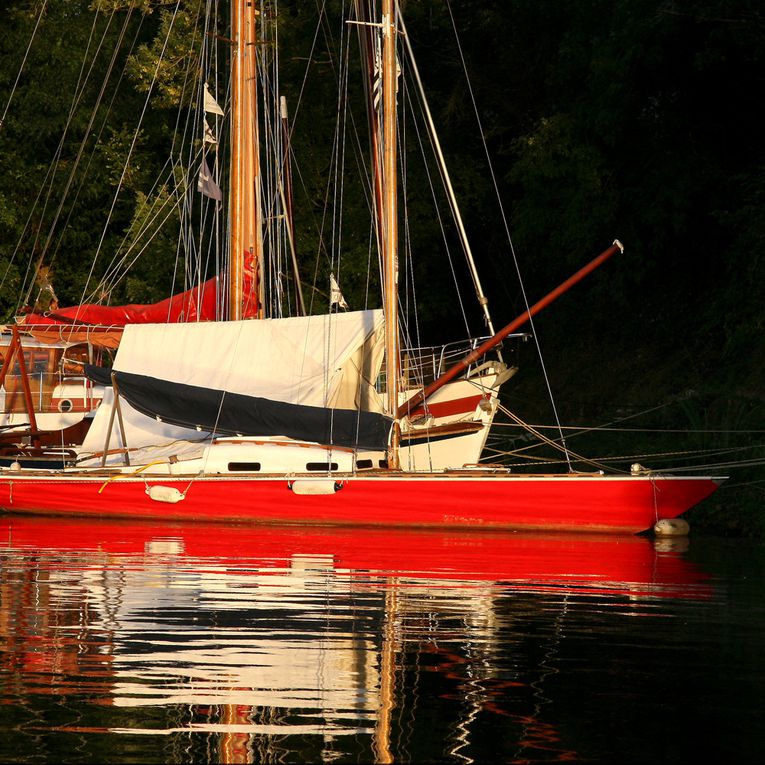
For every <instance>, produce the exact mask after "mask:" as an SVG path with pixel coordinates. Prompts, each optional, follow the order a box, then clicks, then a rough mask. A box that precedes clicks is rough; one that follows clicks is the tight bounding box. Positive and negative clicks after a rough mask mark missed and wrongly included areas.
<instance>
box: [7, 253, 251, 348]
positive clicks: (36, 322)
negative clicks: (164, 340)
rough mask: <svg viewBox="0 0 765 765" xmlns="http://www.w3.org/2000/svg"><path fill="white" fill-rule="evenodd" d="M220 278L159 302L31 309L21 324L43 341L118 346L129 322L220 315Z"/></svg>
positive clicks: (247, 279)
mask: <svg viewBox="0 0 765 765" xmlns="http://www.w3.org/2000/svg"><path fill="white" fill-rule="evenodd" d="M245 266H246V267H245V270H244V292H245V294H246V295H249V294H250V293H251V292H252V291H253V290H254V286H253V271H252V269H251V268H248V267H247V264H245ZM219 282H220V280H219V278H218V277H217V276H216V277H213V278H212V279H208V280H207V281H206V282H203V283H202V284H199V285H197V286H196V287H192V288H191V289H189V290H186V291H185V292H181V293H179V294H178V295H173V296H172V297H169V298H165V299H164V300H161V301H159V302H158V303H148V304H138V303H131V304H129V305H114V306H111V305H97V304H94V303H84V304H82V305H75V306H71V307H69V308H59V309H57V310H56V311H50V312H48V313H34V312H32V313H28V314H25V315H24V316H22V317H21V318H20V319H19V320H18V325H19V327H20V328H23V329H24V330H26V331H29V332H30V333H31V334H32V335H33V336H34V337H35V338H36V339H38V340H40V341H41V342H60V341H65V342H71V343H76V342H91V343H93V344H94V345H99V346H102V347H106V348H116V347H117V346H118V345H119V342H120V339H121V337H122V328H123V327H125V326H126V325H128V324H160V323H163V322H170V323H180V322H208V321H215V320H216V319H219V318H220V317H221V314H222V313H223V312H224V310H225V309H223V310H222V309H221V308H219V305H220V303H221V298H220V283H219ZM255 303H256V301H254V300H250V301H245V307H244V311H245V318H252V317H254V316H255V315H256V310H255Z"/></svg>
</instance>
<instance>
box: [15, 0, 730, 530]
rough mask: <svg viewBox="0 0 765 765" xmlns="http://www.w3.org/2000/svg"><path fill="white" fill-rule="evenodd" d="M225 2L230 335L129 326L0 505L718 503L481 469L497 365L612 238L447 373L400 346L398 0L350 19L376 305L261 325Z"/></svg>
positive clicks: (257, 234) (248, 61)
mask: <svg viewBox="0 0 765 765" xmlns="http://www.w3.org/2000/svg"><path fill="white" fill-rule="evenodd" d="M232 5H233V8H232V18H231V40H232V77H231V125H232V127H231V135H232V152H231V169H230V191H229V211H228V214H229V219H230V244H229V253H230V261H231V264H230V273H229V274H228V277H227V279H226V280H225V287H226V289H227V294H226V303H227V309H228V317H227V320H225V321H183V322H179V321H176V322H170V323H161V324H160V323H151V321H150V322H149V323H144V322H143V321H141V320H138V319H135V318H134V319H132V320H131V319H128V320H126V321H125V322H124V323H123V326H121V328H120V334H121V338H120V340H119V347H118V349H117V353H116V356H115V358H114V363H113V365H112V366H111V368H103V367H98V366H96V365H92V364H85V365H84V366H83V370H84V374H85V375H86V376H87V377H88V379H89V380H91V381H92V382H93V383H94V384H96V385H98V386H101V389H102V390H103V395H102V400H101V401H100V403H99V405H98V407H97V409H96V410H95V414H94V416H93V417H92V422H91V424H90V427H89V429H88V431H87V434H86V435H85V437H84V440H83V442H82V444H81V445H78V446H77V447H76V448H75V449H74V456H73V457H72V458H69V459H64V460H63V463H62V465H60V466H58V465H57V466H55V467H54V469H40V466H39V465H38V466H33V467H27V466H25V465H24V464H22V461H21V460H16V461H14V462H13V463H12V464H10V465H8V466H7V467H6V468H4V469H3V470H2V472H1V473H0V507H3V508H5V509H6V510H8V511H11V512H21V513H42V514H51V513H52V514H59V515H85V516H87V515H93V516H119V517H127V518H133V519H141V518H165V519H184V520H206V521H215V520H218V521H221V520H225V521H242V522H279V523H284V522H286V523H302V524H369V525H415V526H422V527H459V528H463V529H471V528H475V527H480V528H483V529H493V528H512V529H545V530H598V531H610V532H629V533H636V532H641V531H644V530H646V529H649V528H651V527H652V526H654V524H656V523H657V522H658V521H659V520H662V519H669V518H675V517H677V516H678V515H680V514H681V513H683V512H685V511H686V510H688V509H689V508H691V507H693V506H694V505H696V504H697V503H699V502H700V501H701V500H703V499H704V498H706V497H707V496H709V495H710V494H711V493H712V492H713V491H715V489H716V488H717V487H718V485H719V484H720V483H721V481H722V480H724V479H723V478H721V477H715V476H706V477H698V476H690V477H686V476H675V475H664V474H657V473H652V472H650V471H647V470H645V469H643V468H640V467H639V466H636V468H635V469H634V470H633V471H632V472H631V473H629V474H614V475H606V474H604V473H603V472H602V471H600V470H596V471H593V472H588V473H580V472H574V471H573V470H569V471H568V472H563V473H535V474H530V473H514V472H512V471H510V470H509V469H508V468H505V467H503V466H497V465H484V464H482V463H480V462H479V459H480V456H481V452H482V450H483V448H484V446H485V443H486V438H487V436H488V433H489V430H490V428H491V425H492V422H493V418H494V415H495V413H496V411H497V406H498V395H499V390H500V386H501V385H503V384H504V383H505V382H506V381H507V380H508V379H509V378H510V377H511V376H512V374H513V373H514V372H515V368H514V367H513V366H511V365H508V364H506V363H504V362H503V361H502V360H501V358H496V357H495V356H493V355H491V356H490V355H489V354H492V352H495V351H496V349H497V348H498V346H499V345H500V344H501V343H502V342H503V341H506V340H508V339H509V338H513V337H518V336H519V334H522V332H521V330H522V329H523V328H524V325H525V324H526V323H527V322H528V321H529V320H530V319H531V318H532V317H533V316H534V315H536V313H538V312H539V311H541V310H543V309H544V308H545V307H546V306H548V305H549V304H550V303H551V302H553V301H554V300H555V299H556V298H557V297H559V296H560V295H562V294H564V293H565V292H566V291H567V290H568V289H570V288H571V287H573V286H574V285H575V284H576V283H578V282H579V281H580V280H581V279H583V278H585V277H586V276H587V275H588V274H590V273H591V272H592V271H593V270H595V269H596V268H598V267H599V266H600V265H601V264H602V263H604V262H605V261H606V260H608V259H609V258H611V257H612V256H614V255H615V254H617V253H620V252H621V251H622V249H623V248H622V245H621V243H620V242H618V241H614V243H613V244H612V245H611V246H610V247H608V248H607V249H606V250H605V251H604V252H603V253H602V254H601V255H599V256H598V257H597V258H595V259H594V260H592V261H591V262H590V263H589V264H587V265H586V266H584V267H583V268H582V269H580V271H578V272H577V273H576V274H574V275H573V276H572V277H570V278H569V279H568V280H566V282H564V283H563V284H561V285H560V286H559V287H557V288H556V289H554V290H553V291H552V292H550V293H549V294H548V295H547V296H545V297H544V298H542V299H541V300H540V301H538V302H537V303H535V304H534V305H532V306H530V307H529V308H528V309H527V310H526V311H524V312H523V313H522V314H521V315H520V316H518V317H517V318H516V319H515V320H513V321H512V322H510V323H509V324H507V325H506V326H505V327H504V328H502V329H501V330H499V331H493V326H492V325H491V322H490V321H489V322H488V325H489V327H490V328H491V330H492V334H491V336H490V337H488V338H487V339H485V340H484V341H483V342H480V343H474V344H473V346H472V347H470V348H468V351H469V352H467V353H465V354H464V355H463V356H461V357H458V358H457V359H456V360H451V361H450V362H449V363H444V361H443V359H444V357H443V356H441V357H439V362H438V363H435V362H433V361H432V356H433V354H430V355H429V354H428V353H423V352H417V351H414V350H411V349H406V348H404V347H403V345H404V343H403V341H402V333H401V332H400V328H399V323H398V322H399V319H398V315H399V298H398V225H399V212H398V205H397V186H398V180H397V179H398V173H397V165H398V162H397V132H396V131H397V72H398V63H397V50H396V48H397V45H398V41H399V40H400V39H402V38H403V39H404V40H405V41H406V42H405V44H406V45H409V44H410V43H409V42H408V37H407V35H406V34H405V33H403V32H404V31H405V30H404V29H403V19H402V17H401V14H400V10H399V9H398V8H397V7H396V5H395V3H394V0H385V1H384V3H383V4H382V15H381V18H380V20H375V21H371V20H370V21H367V20H364V19H362V20H361V21H359V22H358V23H359V24H361V25H363V26H364V28H365V30H370V33H372V32H371V30H374V32H373V33H374V34H379V35H380V38H381V43H380V45H379V55H376V54H374V53H373V54H372V58H373V59H374V60H375V62H376V63H377V64H379V68H380V69H381V99H380V103H381V106H382V109H381V114H382V118H381V120H380V122H378V123H376V125H377V127H378V128H379V132H378V134H376V135H373V140H372V145H373V155H374V164H375V169H376V176H375V177H376V179H377V182H376V189H377V190H378V191H379V194H378V195H377V197H376V204H375V209H376V214H377V218H378V224H379V225H378V228H377V231H378V237H379V244H380V251H381V253H382V264H383V269H382V271H383V301H382V303H383V304H382V309H374V310H364V311H330V313H328V314H324V315H318V316H317V315H299V316H293V317H286V318H268V317H267V316H265V315H264V310H263V299H262V290H263V289H264V285H263V280H262V279H261V280H260V281H259V282H257V283H256V288H255V290H254V292H253V290H245V289H244V284H245V280H246V278H247V275H248V274H251V273H252V272H253V271H254V272H255V274H256V279H257V274H258V273H260V274H262V273H263V268H264V266H263V263H264V257H265V256H264V252H263V250H264V243H263V237H262V231H261V220H260V217H259V216H260V188H261V178H260V166H259V145H258V127H257V125H258V119H257V109H256V99H255V94H254V87H253V83H254V82H255V66H256V55H257V54H256V50H257V46H256V45H255V41H256V34H255V31H256V17H257V13H256V12H255V10H254V9H253V6H252V4H249V3H233V4H232ZM359 5H363V4H359ZM374 39H375V40H376V39H377V38H374ZM374 44H376V43H374ZM374 44H373V45H374ZM371 49H372V50H373V51H374V47H372V48H371ZM370 90H371V89H370ZM209 182H210V175H209V169H208V168H207V166H206V165H205V166H204V168H203V174H202V175H201V176H200V181H199V188H200V189H201V190H205V189H206V190H207V191H208V192H210V188H209V187H207V184H208V183H209ZM212 190H213V191H214V192H215V193H216V194H217V187H213V189H212ZM218 286H220V285H218ZM253 295H254V297H253ZM482 302H483V303H484V305H485V301H482ZM74 316H75V318H77V317H78V316H80V313H77V312H75V315H74ZM68 318H72V317H68ZM199 318H203V317H199ZM54 324H56V322H55V321H54ZM49 329H50V328H49ZM54 331H55V328H54ZM445 367H446V368H445ZM426 369H427V371H428V372H429V378H430V379H429V381H428V380H427V379H426V377H428V374H426Z"/></svg>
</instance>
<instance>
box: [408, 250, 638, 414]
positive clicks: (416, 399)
mask: <svg viewBox="0 0 765 765" xmlns="http://www.w3.org/2000/svg"><path fill="white" fill-rule="evenodd" d="M617 252H624V247H623V246H622V243H621V242H620V241H619V240H618V239H615V240H614V243H613V244H612V245H611V246H610V247H609V248H608V249H607V250H606V251H605V252H602V253H601V254H600V255H598V257H597V258H594V259H593V260H591V261H590V262H589V263H588V264H587V265H586V266H584V268H580V269H579V270H578V271H577V272H576V273H575V274H574V275H573V276H570V277H569V278H568V279H566V281H565V282H563V283H562V284H560V285H559V286H557V287H556V288H555V289H554V290H553V291H552V292H548V293H547V295H545V296H544V297H543V298H542V299H541V300H540V301H538V302H537V303H534V305H533V306H531V308H529V309H528V310H527V311H524V312H523V313H522V314H521V315H520V316H518V317H517V318H515V319H513V320H512V321H511V322H510V323H509V324H508V325H507V326H505V327H503V328H502V329H500V330H499V332H497V333H496V334H495V335H493V336H492V337H490V338H489V339H488V340H485V341H484V342H483V343H481V345H479V346H478V348H476V349H475V350H474V351H471V352H470V353H469V354H468V355H467V356H465V357H464V358H463V359H461V360H460V361H458V362H457V363H456V364H455V365H454V366H453V367H451V368H450V369H448V370H447V371H446V372H444V374H442V375H441V376H440V377H438V378H437V379H435V380H434V381H433V382H432V383H430V384H429V385H426V386H425V387H424V388H423V389H422V390H421V391H419V392H418V393H415V394H414V396H412V398H410V399H409V400H408V401H406V402H405V403H403V404H402V405H401V406H400V407H399V408H398V411H397V412H396V417H398V418H400V417H405V416H406V415H407V414H409V412H411V411H412V410H413V409H416V408H417V407H418V406H419V405H420V404H422V402H423V401H425V400H426V399H428V398H429V397H430V396H432V395H433V394H434V393H435V392H436V391H437V390H439V389H440V388H442V387H443V386H444V385H446V383H448V382H449V381H450V380H453V379H454V378H455V377H456V376H457V375H459V374H460V373H461V372H463V371H464V370H465V369H467V368H468V367H469V366H470V365H471V364H474V363H475V362H476V361H478V359H480V358H481V357H482V356H485V355H486V354H487V353H488V352H489V351H490V350H491V349H492V348H495V347H496V346H498V345H499V344H500V343H501V342H502V341H503V340H504V339H505V338H506V337H507V336H508V335H511V334H512V333H513V332H515V331H516V330H517V329H518V328H519V327H521V326H522V325H524V324H525V323H526V322H527V321H528V320H529V319H531V317H532V316H536V315H537V314H538V313H539V312H540V311H541V310H543V309H544V308H547V306H548V305H550V303H552V302H553V301H554V300H556V299H557V298H559V297H560V296H561V295H563V294H564V293H565V292H568V290H570V289H571V287H573V286H574V285H575V284H577V283H578V282H580V281H581V280H582V279H584V277H585V276H587V275H588V274H590V273H591V272H592V271H594V270H595V269H596V268H598V266H600V265H602V264H603V263H605V262H606V261H607V260H608V259H609V258H610V257H611V256H612V255H614V254H615V253H617Z"/></svg>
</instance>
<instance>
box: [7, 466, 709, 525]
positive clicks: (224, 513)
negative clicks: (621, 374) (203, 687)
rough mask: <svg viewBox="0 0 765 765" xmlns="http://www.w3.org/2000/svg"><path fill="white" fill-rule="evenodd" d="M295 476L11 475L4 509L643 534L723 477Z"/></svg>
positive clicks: (690, 504)
mask: <svg viewBox="0 0 765 765" xmlns="http://www.w3.org/2000/svg"><path fill="white" fill-rule="evenodd" d="M317 478H318V477H317V476H312V477H311V479H310V480H312V481H316V480H317ZM292 480H295V479H288V478H286V477H267V476H262V477H260V476H257V477H256V476H244V475H242V476H235V477H231V476H220V477H217V476H209V475H208V476H204V477H199V478H196V479H191V478H189V477H169V476H168V477H163V478H157V477H149V476H147V477H146V478H143V477H140V476H131V477H119V478H117V479H114V480H109V481H107V479H106V478H104V477H102V476H94V475H89V476H83V475H82V474H79V475H77V476H75V475H68V476H63V477H62V476H60V475H40V474H37V475H18V476H10V475H7V474H6V475H4V476H2V478H0V507H2V508H5V509H7V510H10V511H13V512H26V513H42V514H55V515H76V516H111V517H123V518H132V519H140V518H164V519H174V520H204V521H226V522H231V521H234V522H271V523H307V524H367V525H385V526H421V527H469V528H475V527H481V528H487V529H491V528H498V529H500V528H507V529H544V530H561V531H613V532H630V533H637V532H640V531H644V530H646V529H649V528H651V527H652V526H653V525H654V524H655V523H656V521H657V520H660V519H662V518H674V517H677V516H678V515H680V514H681V513H683V512H684V511H685V510H688V509H689V508H691V507H693V506H694V505H696V504H697V503H698V502H700V501H701V500H702V499H704V498H705V497H707V496H709V495H710V494H711V493H712V492H713V491H714V490H715V489H716V488H717V486H718V483H719V481H718V480H715V479H712V478H679V477H660V476H654V477H643V476H624V477H606V476H577V475H560V476H522V475H491V474H489V475H481V476H475V475H472V476H463V475H456V474H451V475H429V476H425V475H414V474H403V475H401V474H391V475H358V476H349V477H341V476H338V477H337V478H336V484H335V485H336V486H338V487H339V489H338V490H337V491H336V492H334V493H331V494H319V495H304V494H299V493H296V492H295V491H293V490H292V488H291V487H292V483H291V481H292ZM297 480H307V479H297ZM330 481H331V479H330ZM156 485H159V486H163V487H173V488H175V489H177V490H178V491H180V492H182V493H183V494H184V495H185V497H184V498H183V499H182V500H181V501H179V502H177V503H176V504H171V503H168V502H162V501H157V500H154V499H152V498H150V497H149V495H148V494H147V489H148V487H150V486H156ZM329 485H330V486H331V483H330V484H329Z"/></svg>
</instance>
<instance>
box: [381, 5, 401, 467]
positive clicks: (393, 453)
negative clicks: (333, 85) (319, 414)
mask: <svg viewBox="0 0 765 765" xmlns="http://www.w3.org/2000/svg"><path fill="white" fill-rule="evenodd" d="M393 3H394V0H383V17H382V34H383V172H384V187H385V194H384V200H383V202H384V205H383V234H384V239H383V245H384V246H383V274H384V288H383V296H384V309H385V369H386V388H387V393H388V411H389V412H390V413H391V415H392V416H393V417H394V418H395V419H394V422H393V429H392V433H391V443H390V447H389V449H388V468H389V469H390V470H398V468H399V456H398V448H399V442H400V440H401V427H400V423H399V419H398V408H399V400H398V390H399V379H398V378H399V359H398V350H399V349H398V215H397V207H396V205H397V198H396V191H397V177H396V84H397V83H396V29H395V13H394V8H393Z"/></svg>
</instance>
